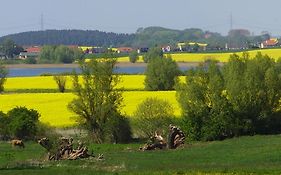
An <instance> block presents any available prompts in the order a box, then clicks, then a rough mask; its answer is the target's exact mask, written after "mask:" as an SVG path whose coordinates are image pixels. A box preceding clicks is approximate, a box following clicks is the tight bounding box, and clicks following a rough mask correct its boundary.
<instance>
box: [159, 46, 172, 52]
mask: <svg viewBox="0 0 281 175" xmlns="http://www.w3.org/2000/svg"><path fill="white" fill-rule="evenodd" d="M161 49H162V51H163V52H171V46H162V47H161Z"/></svg>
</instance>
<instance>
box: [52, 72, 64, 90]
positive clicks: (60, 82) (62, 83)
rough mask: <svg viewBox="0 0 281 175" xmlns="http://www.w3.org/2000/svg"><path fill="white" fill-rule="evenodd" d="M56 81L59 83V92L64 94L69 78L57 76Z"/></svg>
mask: <svg viewBox="0 0 281 175" xmlns="http://www.w3.org/2000/svg"><path fill="white" fill-rule="evenodd" d="M54 80H55V81H56V83H57V86H58V89H59V91H60V92H62V93H63V92H64V91H65V85H66V80H67V77H66V76H62V75H55V76H54Z"/></svg>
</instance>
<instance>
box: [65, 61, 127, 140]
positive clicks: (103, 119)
mask: <svg viewBox="0 0 281 175" xmlns="http://www.w3.org/2000/svg"><path fill="white" fill-rule="evenodd" d="M115 64H116V60H115V59H112V58H105V59H103V60H101V61H100V60H96V59H94V60H92V61H91V62H90V63H81V65H80V68H81V71H82V75H81V76H82V79H83V80H82V81H79V78H78V75H77V74H75V75H74V76H73V88H74V94H75V95H76V98H75V99H74V100H73V101H72V102H71V103H69V109H70V110H71V111H73V112H74V113H76V114H77V115H78V122H79V123H80V124H82V125H83V126H85V127H86V128H87V129H88V131H89V134H90V135H91V136H93V138H94V141H96V142H97V143H102V142H105V141H106V139H107V138H108V137H111V138H110V139H111V141H114V142H117V141H122V140H124V139H126V138H128V137H129V134H130V133H129V129H128V127H126V119H124V118H123V117H122V115H121V113H120V107H121V102H122V100H123V98H122V94H121V92H120V91H117V90H116V86H117V84H118V82H119V81H120V78H119V76H118V75H113V71H114V68H115ZM120 127H121V128H120ZM124 132H126V133H127V136H124V135H122V134H121V133H124ZM120 134H121V135H122V136H120ZM123 136H124V137H126V138H124V137H123Z"/></svg>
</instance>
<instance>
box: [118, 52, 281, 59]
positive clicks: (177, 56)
mask: <svg viewBox="0 0 281 175" xmlns="http://www.w3.org/2000/svg"><path fill="white" fill-rule="evenodd" d="M247 52H248V53H249V54H250V57H254V56H255V55H256V54H257V52H261V53H262V54H263V55H264V54H267V55H268V56H270V57H272V58H274V59H276V60H277V59H278V58H280V57H281V49H259V50H252V51H247ZM242 53H243V52H236V54H238V55H242ZM231 54H233V53H176V54H171V56H172V59H173V60H175V61H177V62H203V61H205V60H207V59H216V60H219V61H220V62H227V61H228V59H229V56H230V55H231ZM117 60H118V62H129V57H120V58H118V59H117ZM138 62H143V60H142V59H140V60H139V61H138Z"/></svg>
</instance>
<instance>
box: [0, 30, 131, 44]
mask: <svg viewBox="0 0 281 175" xmlns="http://www.w3.org/2000/svg"><path fill="white" fill-rule="evenodd" d="M5 38H10V39H12V40H13V41H15V42H16V43H17V44H19V45H59V44H64V45H93V46H111V45H112V46H119V45H123V44H126V42H128V41H131V40H133V39H134V38H135V35H134V34H117V33H112V32H101V31H97V30H46V31H31V32H23V33H17V34H12V35H7V36H4V37H1V38H0V42H2V41H3V40H4V39H5Z"/></svg>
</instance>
